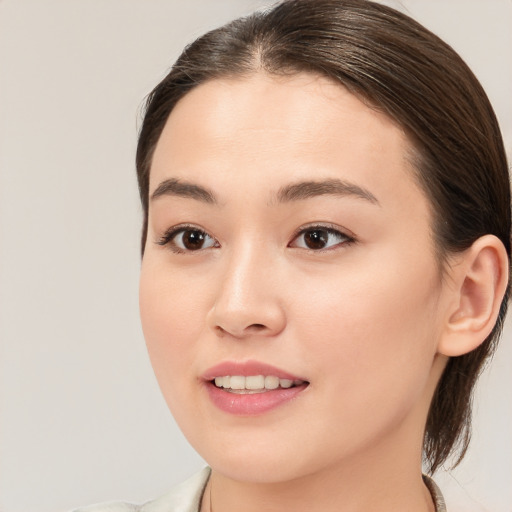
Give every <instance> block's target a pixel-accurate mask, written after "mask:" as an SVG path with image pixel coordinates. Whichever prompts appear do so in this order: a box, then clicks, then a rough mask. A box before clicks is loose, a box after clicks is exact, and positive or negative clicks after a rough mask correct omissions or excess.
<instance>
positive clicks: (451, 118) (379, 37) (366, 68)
mask: <svg viewBox="0 0 512 512" xmlns="http://www.w3.org/2000/svg"><path fill="white" fill-rule="evenodd" d="M257 71H264V72H266V73H269V74H271V75H287V74H294V73H298V72H311V73H316V74H321V75H324V76H327V77H330V78H332V79H334V80H336V81H337V82H339V83H340V84H342V85H343V86H345V87H346V88H348V90H350V91H351V92H353V93H354V94H356V95H358V96H359V97H362V98H364V99H365V100H366V101H367V102H368V103H369V104H371V105H372V106H374V107H375V108H378V109H380V110H381V111H383V112H384V113H386V114H387V115H388V116H390V117H391V118H392V119H394V120H395V121H396V122H397V123H398V124H399V125H400V126H402V128H403V129H404V131H405V132H406V133H407V135H408V137H409V140H410V141H411V146H412V152H411V155H410V158H411V160H412V163H413V167H414V170H415V172H416V174H417V179H418V182H419V183H420V185H421V186H422V188H423V190H424V191H425V194H426V195H427V197H428V198H429V200H430V202H431V205H432V211H433V218H434V220H433V226H432V228H433V235H434V238H435V242H436V247H437V252H438V254H439V256H440V261H441V262H443V261H445V257H446V256H447V255H449V254H450V253H455V252H459V251H463V250H465V249H467V248H469V247H470V246H471V245H472V243H473V242H474V241H475V240H476V239H477V238H479V237H480V236H482V235H485V234H493V235H495V236H497V237H498V238H499V239H500V240H501V241H502V242H503V244H504V246H505V248H506V250H507V253H508V255H509V260H510V187H509V178H508V167H507V161H506V156H505V150H504V147H503V141H502V137H501V134H500V130H499V126H498V123H497V120H496V116H495V114H494V112H493V109H492V107H491V105H490V103H489V100H488V99H487V96H486V94H485V92H484V90H483V89H482V87H481V85H480V84H479V82H478V80H477V79H476V77H475V76H474V75H473V73H472V72H471V70H470V69H469V68H468V67H467V65H466V64H465V63H464V62H463V61H462V59H461V58H460V57H459V56H458V54H457V53H456V52H455V51H454V50H453V49H452V48H451V47H450V46H449V45H447V44H446V43H444V42H443V41H442V40H441V39H439V38H438V37H437V36H435V35H434V34H432V33H431V32H430V31H428V30H427V29H426V28H424V27H423V26H422V25H420V24H419V23H417V22H416V21H414V20H413V19H411V18H409V17H408V16H406V15H404V14H402V13H400V12H398V11H395V10H394V9H392V8H390V7H386V6H384V5H381V4H377V3H374V2H370V1H367V0H285V1H283V2H281V3H278V4H277V5H275V6H274V7H272V8H271V9H270V10H268V11H266V12H257V13H254V14H252V15H250V16H248V17H245V18H241V19H238V20H235V21H233V22H231V23H229V24H227V25H225V26H223V27H221V28H218V29H216V30H213V31H211V32H209V33H207V34H205V35H204V36H202V37H200V38H199V39H197V40H196V41H194V42H193V43H192V44H191V45H189V46H187V47H186V48H185V50H184V51H183V53H182V54H181V56H180V57H179V59H178V60H177V62H176V63H175V64H174V66H173V67H172V69H171V71H170V73H169V74H168V75H167V76H166V78H165V79H164V80H163V81H162V82H161V83H160V84H159V85H158V86H157V87H156V88H155V89H154V90H153V91H152V92H151V94H150V95H149V96H148V98H147V101H146V108H145V117H144V120H143V124H142V127H141V131H140V136H139V143H138V148H137V175H138V181H139V190H140V196H141V200H142V205H143V210H144V225H143V232H142V252H144V245H145V243H146V237H147V222H148V201H149V172H150V167H151V160H152V155H153V152H154V149H155V146H156V144H157V142H158V139H159V137H160V134H161V133H162V130H163V128H164V125H165V123H166V121H167V118H168V116H169V114H170V113H171V111H172V109H173V108H174V106H175V105H176V103H177V102H178V101H179V99H180V98H182V97H183V96H184V95H186V94H187V93H188V92H189V91H190V90H191V89H193V88H194V87H196V86H197V85H199V84H201V83H204V82H205V81H207V80H211V79H214V78H226V77H240V76H245V75H247V76H249V75H250V74H252V73H254V72H257ZM509 288H510V287H508V288H507V292H506V295H505V298H504V299H503V302H502V304H501V309H500V314H499V318H498V321H497V324H496V326H495V327H494V329H493V331H492V333H491V334H490V335H489V336H488V338H487V339H486V340H485V341H484V342H483V343H482V344H481V345H480V346H479V347H478V348H477V349H475V350H474V351H472V352H470V353H468V354H465V355H462V356H459V357H453V358H451V359H450V360H449V362H448V365H447V367H446V369H445V371H444V373H443V375H442V377H441V380H440V382H439V384H438V387H437V389H436V392H435V394H434V397H433V400H432V404H431V407H430V411H429V415H428V420H427V425H426V430H425V437H424V458H425V461H426V463H427V466H428V469H429V470H430V472H434V471H435V470H436V469H437V468H438V467H439V466H440V465H442V464H443V463H444V462H445V461H446V460H447V458H448V456H449V455H450V454H451V453H452V452H455V453H457V454H458V458H456V459H455V461H456V462H455V465H456V464H457V463H458V462H460V460H461V459H462V457H463V456H464V454H465V452H466V450H467V447H468V443H469V439H470V433H471V430H470V422H471V400H472V391H473V388H474V384H475V382H476V380H477V378H478V376H479V374H480V373H481V371H482V369H483V366H484V364H485V362H486V360H487V359H488V358H489V357H490V356H491V355H492V353H493V351H494V349H495V346H496V344H497V341H498V338H499V335H500V333H501V329H502V325H503V320H504V316H505V313H506V309H507V302H508V296H509Z"/></svg>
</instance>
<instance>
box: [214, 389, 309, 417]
mask: <svg viewBox="0 0 512 512" xmlns="http://www.w3.org/2000/svg"><path fill="white" fill-rule="evenodd" d="M307 386H308V384H307V383H305V384H302V385H300V386H293V387H291V388H278V389H272V390H269V391H265V392H263V393H252V394H239V393H230V392H229V391H225V390H224V389H223V388H218V387H217V386H215V384H213V383H212V382H206V389H207V391H208V394H209V396H210V400H211V401H212V402H213V403H214V404H215V405H216V406H217V407H218V408H219V409H221V410H222V411H224V412H228V413H230V414H234V415H237V416H255V415H257V414H263V413H265V412H268V411H271V410H273V409H276V408H277V407H280V406H282V405H284V404H286V403H288V402H290V401H291V400H294V399H295V398H296V397H297V396H298V395H299V393H301V392H302V391H304V390H305V389H306V388H307Z"/></svg>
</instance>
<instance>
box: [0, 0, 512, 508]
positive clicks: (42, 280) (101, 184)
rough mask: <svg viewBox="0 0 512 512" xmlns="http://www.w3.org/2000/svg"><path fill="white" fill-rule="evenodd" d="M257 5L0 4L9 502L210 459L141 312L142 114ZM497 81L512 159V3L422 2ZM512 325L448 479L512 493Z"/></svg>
mask: <svg viewBox="0 0 512 512" xmlns="http://www.w3.org/2000/svg"><path fill="white" fill-rule="evenodd" d="M265 3H268V2H264V1H261V0H260V1H258V0H193V1H190V0H189V1H186V2H185V1H177V0H87V1H86V0H0V244H1V245H0V263H1V265H0V336H1V347H0V365H1V366H0V406H1V413H0V421H1V424H0V426H1V448H0V464H1V466H0V471H1V484H0V485H1V487H0V510H1V511H3V512H32V511H38V512H50V511H54V512H58V511H64V510H67V509H70V508H72V507H75V506H79V505H84V504H87V503H92V502H98V501H103V500H110V499H119V498H122V499H125V500H130V501H134V502H140V501H144V500H147V499H150V498H153V497H156V496H158V495H159V494H161V493H163V492H165V491H167V490H168V489H169V488H170V487H171V486H172V485H173V484H174V483H176V482H178V481H180V480H182V479H183V478H184V477H186V476H188V475H189V474H191V473H192V472H194V471H195V470H196V469H197V468H199V467H200V466H201V465H202V461H201V459H200V458H199V457H198V456H197V455H196V454H195V453H194V452H193V450H192V449H191V448H190V447H188V445H187V444H186V442H185V441H184V439H183V437H182V435H181V434H180V433H179V431H178V429H177V427H176V426H175V424H174V422H173V420H172V418H171V417H170V414H169V413H168V412H167V409H166V406H165V404H164V401H163V399H162V398H161V396H160V393H159V390H158V388H157V385H156V382H155V380H154V377H153V375H152V370H151V368H150V365H149V362H148V359H147V356H146V351H145V346H144V342H143V338H142V334H141V329H140V326H139V320H138V306H137V280H138V269H139V247H138V242H139V224H140V207H139V204H138V197H137V190H136V183H135V174H134V164H133V159H134V148H135V141H136V131H137V110H138V107H139V105H140V103H141V100H142V98H143V97H144V95H145V94H147V93H148V92H149V91H150V89H151V88H152V87H153V86H154V85H155V84H156V83H157V81H158V80H159V79H161V78H162V77H163V76H164V74H165V72H166V70H167V69H168V68H169V66H170V65H171V63H172V62H173V61H174V59H175V58H176V57H177V55H178V53H179V51H180V50H181V48H182V47H183V46H184V45H185V44H186V43H187V42H189V41H191V40H192V39H193V38H195V37H196V36H198V35H200V34H201V33H203V32H204V31H205V30H206V29H209V28H212V27H214V26H217V25H219V24H221V23H223V22H224V21H227V20H229V19H231V18H233V17H235V16H237V15H241V14H244V13H247V12H249V11H250V10H251V9H253V8H255V7H259V6H262V5H264V4H265ZM392 5H395V6H397V5H399V7H400V8H402V9H404V10H405V11H406V12H409V14H411V15H412V16H413V17H416V18H417V19H418V20H419V21H421V22H423V23H424V24H426V25H427V26H428V27H429V28H431V29H432V30H434V31H435V32H436V33H438V34H439V35H441V36H442V37H443V38H445V39H446V40H447V41H448V42H449V43H451V44H452V45H453V46H454V47H455V48H456V49H457V50H458V51H459V52H460V53H461V54H462V56H463V57H464V58H465V59H466V60H467V62H468V63H469V64H470V66H471V67H472V68H473V69H474V71H475V72H476V74H477V76H479V78H480V79H481V81H482V82H483V85H484V87H485V88H486V89H487V91H488V94H489V96H490V98H491V100H492V102H493V104H494V106H495V108H496V110H497V112H498V115H499V117H500V120H501V123H502V128H503V131H504V134H505V138H506V140H507V145H508V150H509V154H510V147H511V134H512V105H511V100H510V91H512V64H511V63H512V51H511V49H512V30H511V23H512V21H511V20H512V1H510V0H501V1H500V0H490V1H483V0H472V1H470V0H444V1H441V0H437V1H436V0H410V1H403V2H401V3H400V4H398V3H397V2H392ZM511 356H512V324H509V326H508V327H507V331H506V334H505V338H504V339H503V342H502V345H501V347H500V349H499V351H498V354H497V356H496V358H495V361H494V363H493V366H492V368H491V370H490V371H488V372H486V374H485V375H484V376H483V378H482V381H481V384H480V387H479V392H478V395H477V403H476V417H475V422H474V426H475V435H474V442H473V444H472V447H471V451H470V452H469V454H468V456H467V458H466V460H465V462H464V463H463V465H462V466H460V468H459V469H457V470H456V471H455V472H453V475H452V476H449V475H440V477H439V481H440V482H441V483H442V484H444V485H445V489H446V490H447V494H449V497H450V500H456V499H458V498H457V495H459V494H469V495H471V496H472V497H473V498H474V499H475V500H476V501H477V502H478V503H480V504H482V505H483V506H485V508H486V509H487V510H489V511H492V512H510V511H511V510H512V509H511V503H512V485H511V482H512V462H511V458H512V457H511V454H512V441H511V438H512V436H511V434H510V433H511V432H512V406H511V402H512V378H511V371H510V361H511Z"/></svg>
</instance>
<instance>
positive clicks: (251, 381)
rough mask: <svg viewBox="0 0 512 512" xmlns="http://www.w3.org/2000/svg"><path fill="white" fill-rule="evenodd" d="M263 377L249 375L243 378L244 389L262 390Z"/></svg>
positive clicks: (263, 384)
mask: <svg viewBox="0 0 512 512" xmlns="http://www.w3.org/2000/svg"><path fill="white" fill-rule="evenodd" d="M264 387H265V377H263V375H251V376H250V377H246V378H245V389H263V388H264Z"/></svg>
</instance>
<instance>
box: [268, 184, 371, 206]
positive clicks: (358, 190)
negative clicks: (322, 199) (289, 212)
mask: <svg viewBox="0 0 512 512" xmlns="http://www.w3.org/2000/svg"><path fill="white" fill-rule="evenodd" d="M325 195H334V196H355V197H357V198H359V199H364V200H365V201H368V202H370V203H372V204H376V205H380V203H379V200H378V199H377V198H376V197H375V196H374V195H373V194H372V193H371V192H370V191H369V190H367V189H365V188H363V187H360V186H359V185H356V184H354V183H350V182H349V181H344V180H338V179H329V180H323V181H302V182H299V183H293V184H291V185H287V186H285V187H282V188H281V189H279V191H278V192H277V195H276V199H277V201H278V202H280V203H286V202H289V201H300V200H302V199H310V198H312V197H317V196H325Z"/></svg>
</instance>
